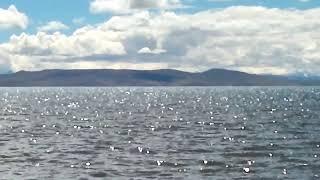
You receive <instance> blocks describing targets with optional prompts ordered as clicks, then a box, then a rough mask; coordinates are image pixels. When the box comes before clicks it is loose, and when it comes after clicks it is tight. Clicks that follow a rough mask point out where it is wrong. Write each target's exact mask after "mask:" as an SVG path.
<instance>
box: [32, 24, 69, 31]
mask: <svg viewBox="0 0 320 180" xmlns="http://www.w3.org/2000/svg"><path fill="white" fill-rule="evenodd" d="M67 29H69V27H68V26H67V25H65V24H63V23H62V22H60V21H50V22H48V23H47V24H45V25H43V26H40V27H39V28H38V31H43V32H55V31H61V30H67Z"/></svg>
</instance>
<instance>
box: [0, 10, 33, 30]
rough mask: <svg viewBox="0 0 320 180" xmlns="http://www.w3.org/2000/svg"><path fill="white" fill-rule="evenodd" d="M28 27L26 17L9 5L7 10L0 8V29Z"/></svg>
mask: <svg viewBox="0 0 320 180" xmlns="http://www.w3.org/2000/svg"><path fill="white" fill-rule="evenodd" d="M27 26H28V17H27V16H26V15H25V14H24V13H22V12H19V11H18V9H17V8H16V7H15V6H14V5H11V6H9V8H8V9H1V8H0V29H10V28H21V29H26V28H27Z"/></svg>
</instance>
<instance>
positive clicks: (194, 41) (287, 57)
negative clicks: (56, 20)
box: [0, 6, 320, 74]
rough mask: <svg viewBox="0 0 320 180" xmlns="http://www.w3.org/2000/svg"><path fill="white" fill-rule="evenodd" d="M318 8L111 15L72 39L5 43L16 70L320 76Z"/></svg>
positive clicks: (41, 36) (36, 37)
mask: <svg viewBox="0 0 320 180" xmlns="http://www.w3.org/2000/svg"><path fill="white" fill-rule="evenodd" d="M319 16H320V8H317V9H310V10H292V9H270V8H265V7H246V6H237V7H230V8H226V9H220V10H209V11H202V12H198V13H194V14H176V13H174V12H161V13H150V12H147V11H145V12H140V13H134V14H128V15H124V16H113V17H111V18H110V19H109V20H107V21H106V22H104V23H101V24H98V25H95V26H85V27H82V28H80V29H78V30H76V31H75V32H74V33H73V34H71V35H65V34H63V33H59V32H57V33H53V34H49V33H46V32H38V33H37V34H25V33H23V34H21V35H19V36H12V37H11V38H10V40H9V41H8V42H6V43H3V44H0V50H2V51H3V52H5V53H7V54H8V55H6V56H4V57H5V58H7V60H6V62H10V67H11V68H12V70H14V71H17V70H22V69H24V70H39V69H48V68H94V67H96V68H134V69H142V68H143V69H157V68H174V69H180V70H189V71H203V70H207V69H209V68H227V69H234V70H242V71H246V72H251V73H272V74H288V73H295V72H303V73H311V74H312V73H318V74H319V73H320V51H319V49H320V21H319V20H318V17H319Z"/></svg>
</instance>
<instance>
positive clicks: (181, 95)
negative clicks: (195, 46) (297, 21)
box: [0, 87, 320, 180]
mask: <svg viewBox="0 0 320 180" xmlns="http://www.w3.org/2000/svg"><path fill="white" fill-rule="evenodd" d="M0 108H1V109H0V179H79V180H80V179H81V180H85V179H319V176H320V161H319V160H320V118H319V115H320V88H318V87H308V88H303V87H275V88H271V87H250V88H248V87H239V88H236V87H212V88H211V87H210V88H209V87H208V88H203V87H202V88H201V87H189V88H183V87H177V88H138V87H135V88H2V89H0Z"/></svg>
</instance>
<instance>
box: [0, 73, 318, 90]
mask: <svg viewBox="0 0 320 180" xmlns="http://www.w3.org/2000/svg"><path fill="white" fill-rule="evenodd" d="M316 85H320V79H317V78H310V79H308V78H292V77H290V76H275V75H257V74H248V73H244V72H240V71H232V70H226V69H211V70H208V71H205V72H199V73H190V72H184V71H178V70H171V69H161V70H113V69H98V70H97V69H86V70H58V69H55V70H43V71H19V72H16V73H10V74H2V75H0V86H1V87H25V86H26V87H30V86H41V87H44V86H316Z"/></svg>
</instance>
